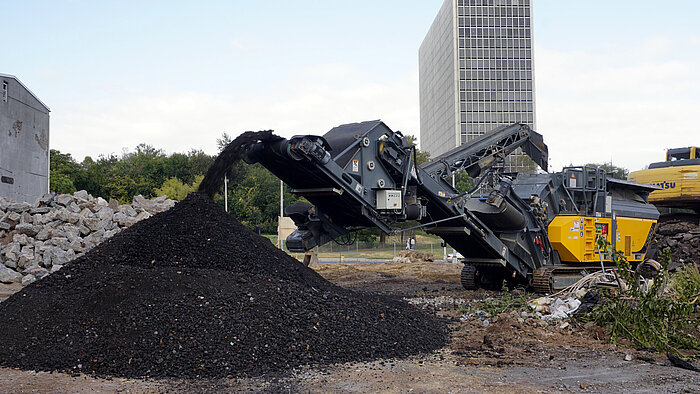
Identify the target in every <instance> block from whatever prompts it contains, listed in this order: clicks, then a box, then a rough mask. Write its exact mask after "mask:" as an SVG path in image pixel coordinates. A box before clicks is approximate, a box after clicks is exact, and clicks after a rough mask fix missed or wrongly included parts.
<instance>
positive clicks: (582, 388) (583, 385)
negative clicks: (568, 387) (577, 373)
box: [579, 380, 589, 390]
mask: <svg viewBox="0 0 700 394" xmlns="http://www.w3.org/2000/svg"><path fill="white" fill-rule="evenodd" d="M588 386H589V385H588V382H586V381H585V380H583V381H581V384H579V387H580V388H581V390H585V389H587V388H588Z"/></svg>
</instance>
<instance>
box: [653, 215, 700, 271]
mask: <svg viewBox="0 0 700 394" xmlns="http://www.w3.org/2000/svg"><path fill="white" fill-rule="evenodd" d="M651 247H652V248H654V249H657V250H658V251H661V250H663V249H664V248H666V247H668V248H670V250H671V262H672V265H674V266H675V265H677V264H679V263H691V262H692V263H696V264H700V225H697V224H695V223H693V222H689V221H685V220H671V221H668V222H664V223H661V224H659V227H658V229H657V230H656V235H655V237H654V240H653V241H652V243H651Z"/></svg>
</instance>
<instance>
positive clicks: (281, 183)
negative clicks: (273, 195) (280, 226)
mask: <svg viewBox="0 0 700 394" xmlns="http://www.w3.org/2000/svg"><path fill="white" fill-rule="evenodd" d="M283 216H284V182H282V180H281V179H280V217H283Z"/></svg>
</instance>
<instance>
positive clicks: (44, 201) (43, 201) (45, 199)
mask: <svg viewBox="0 0 700 394" xmlns="http://www.w3.org/2000/svg"><path fill="white" fill-rule="evenodd" d="M53 199H54V194H52V193H46V194H44V195H43V196H41V198H39V204H40V205H49V204H51V202H52V201H53Z"/></svg>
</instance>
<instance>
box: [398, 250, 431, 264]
mask: <svg viewBox="0 0 700 394" xmlns="http://www.w3.org/2000/svg"><path fill="white" fill-rule="evenodd" d="M393 261H394V262H395V263H422V262H425V261H433V254H432V253H427V252H418V251H415V250H401V251H399V252H398V253H397V255H396V256H394V260H393Z"/></svg>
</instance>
